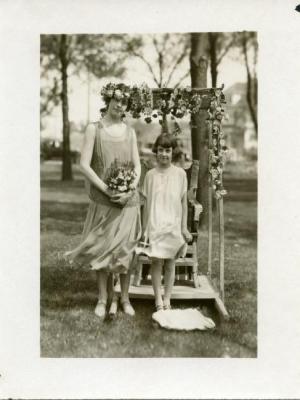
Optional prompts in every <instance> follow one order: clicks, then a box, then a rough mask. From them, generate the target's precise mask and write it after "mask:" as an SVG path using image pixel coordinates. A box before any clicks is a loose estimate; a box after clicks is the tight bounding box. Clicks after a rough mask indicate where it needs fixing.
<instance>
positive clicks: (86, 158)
mask: <svg viewBox="0 0 300 400" xmlns="http://www.w3.org/2000/svg"><path fill="white" fill-rule="evenodd" d="M95 136H96V131H95V126H94V125H92V124H90V125H89V126H88V127H87V130H86V133H85V136H84V141H83V146H82V151H81V157H80V169H81V171H82V173H83V175H84V176H85V177H86V178H87V179H88V180H89V181H90V182H91V183H92V184H93V185H94V186H96V188H97V189H99V190H101V192H103V193H105V194H107V189H108V187H107V185H106V184H105V183H104V182H103V181H102V179H100V178H99V177H98V175H97V174H96V173H95V171H93V169H92V168H91V160H92V155H93V149H94V143H95Z"/></svg>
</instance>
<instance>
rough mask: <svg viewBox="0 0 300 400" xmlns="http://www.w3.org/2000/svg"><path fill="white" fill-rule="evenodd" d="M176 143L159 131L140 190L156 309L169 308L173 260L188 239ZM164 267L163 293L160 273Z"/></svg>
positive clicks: (183, 182) (182, 175)
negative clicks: (174, 160) (151, 165)
mask: <svg viewBox="0 0 300 400" xmlns="http://www.w3.org/2000/svg"><path fill="white" fill-rule="evenodd" d="M176 147H177V143H176V140H175V139H174V137H173V136H172V135H169V134H161V135H160V136H159V137H158V138H157V140H156V142H155V144H154V146H153V152H154V153H155V154H156V160H157V166H156V167H155V168H153V169H151V170H150V171H148V172H147V174H146V176H145V180H144V183H143V189H142V193H143V195H144V197H145V199H146V200H145V205H144V212H143V234H144V239H145V241H148V242H149V247H147V248H146V249H145V250H144V251H143V252H144V253H146V254H147V255H148V256H149V257H150V258H151V261H152V264H151V276H152V286H153V290H154V296H155V306H156V309H157V311H159V310H162V309H170V308H171V304H170V298H171V294H172V289H173V285H174V278H175V260H176V258H177V257H179V256H180V255H182V254H184V252H185V251H186V246H187V244H186V242H188V241H190V240H191V239H192V236H191V234H190V232H189V231H188V229H187V178H186V173H185V171H184V170H183V169H182V168H179V167H177V166H175V165H173V164H172V154H173V152H174V149H175V148H176ZM162 267H164V296H163V297H162V292H161V274H162Z"/></svg>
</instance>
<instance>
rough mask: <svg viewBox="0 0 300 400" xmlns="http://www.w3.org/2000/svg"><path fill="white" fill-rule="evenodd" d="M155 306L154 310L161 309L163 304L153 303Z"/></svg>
mask: <svg viewBox="0 0 300 400" xmlns="http://www.w3.org/2000/svg"><path fill="white" fill-rule="evenodd" d="M155 308H156V311H161V310H163V309H164V306H163V305H162V304H155Z"/></svg>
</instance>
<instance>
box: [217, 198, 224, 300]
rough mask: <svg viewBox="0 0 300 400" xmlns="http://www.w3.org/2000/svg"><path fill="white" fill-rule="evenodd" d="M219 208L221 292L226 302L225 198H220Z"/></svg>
mask: <svg viewBox="0 0 300 400" xmlns="http://www.w3.org/2000/svg"><path fill="white" fill-rule="evenodd" d="M218 205H219V207H218V209H219V262H220V294H221V299H222V301H223V302H224V209H223V198H222V197H221V198H220V199H219V200H218Z"/></svg>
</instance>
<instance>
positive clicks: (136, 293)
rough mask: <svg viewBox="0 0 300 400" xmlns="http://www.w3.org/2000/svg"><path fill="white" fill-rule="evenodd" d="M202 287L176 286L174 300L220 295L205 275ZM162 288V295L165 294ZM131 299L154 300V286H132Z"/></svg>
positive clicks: (200, 277) (130, 290)
mask: <svg viewBox="0 0 300 400" xmlns="http://www.w3.org/2000/svg"><path fill="white" fill-rule="evenodd" d="M199 281H200V287H199V288H194V287H193V286H186V285H175V286H174V288H173V292H172V299H216V298H217V297H219V294H218V293H217V292H216V291H215V290H214V289H213V287H212V286H211V285H210V283H209V281H208V278H207V277H206V276H204V275H200V276H199ZM163 290H164V289H163V287H162V293H163ZM120 291H121V289H120V285H119V284H118V285H116V286H115V292H116V293H120ZM129 295H130V297H131V298H133V299H134V298H140V299H154V294H153V288H152V285H151V284H149V285H147V284H142V285H140V286H133V285H131V286H130V288H129Z"/></svg>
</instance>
